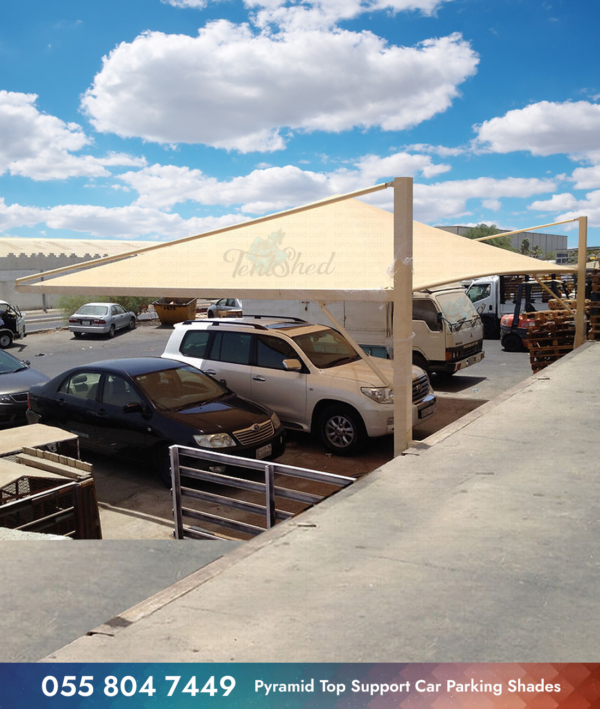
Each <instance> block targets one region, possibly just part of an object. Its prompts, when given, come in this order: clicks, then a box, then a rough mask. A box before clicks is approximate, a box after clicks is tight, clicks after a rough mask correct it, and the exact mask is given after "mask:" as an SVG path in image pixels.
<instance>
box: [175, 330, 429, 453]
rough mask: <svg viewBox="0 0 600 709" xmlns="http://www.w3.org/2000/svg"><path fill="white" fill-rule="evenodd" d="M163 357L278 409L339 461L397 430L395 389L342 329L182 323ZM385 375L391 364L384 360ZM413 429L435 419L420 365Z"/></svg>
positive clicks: (415, 376) (293, 426)
mask: <svg viewBox="0 0 600 709" xmlns="http://www.w3.org/2000/svg"><path fill="white" fill-rule="evenodd" d="M162 357H166V358H168V359H176V360H180V361H182V362H187V363H188V364H192V365H194V366H195V367H199V368H200V369H202V370H203V371H204V372H206V373H207V374H210V375H212V376H213V377H216V378H217V379H224V380H225V381H226V383H227V386H228V387H230V388H231V389H233V391H235V392H236V393H237V394H239V395H240V396H243V397H246V398H248V399H251V400H253V401H256V402H258V403H260V404H264V405H266V406H268V407H269V408H270V409H272V410H273V411H275V412H276V413H277V415H278V416H279V418H280V419H281V421H282V423H283V424H284V426H286V427H287V428H289V429H295V430H297V431H306V432H309V433H317V434H318V435H319V437H320V438H321V440H322V442H323V443H324V444H325V446H326V447H327V448H328V449H329V450H330V451H331V452H333V453H336V454H338V455H352V454H354V453H357V452H358V451H360V450H361V449H362V448H363V446H364V444H365V443H366V440H367V438H368V437H376V436H383V435H385V434H388V433H392V432H393V430H394V405H393V391H392V390H391V389H390V388H389V387H386V386H384V385H383V384H382V382H381V381H379V379H378V377H377V376H376V375H375V373H374V372H373V370H372V369H371V368H370V367H369V366H368V365H367V363H366V362H364V361H363V359H362V358H361V356H360V355H359V354H358V353H357V352H356V350H355V349H354V348H353V347H352V345H351V344H350V343H349V342H348V340H346V338H345V337H343V336H342V335H341V334H340V333H339V332H338V331H337V330H333V329H332V328H330V327H327V326H325V325H314V324H311V323H307V322H305V321H304V320H299V319H297V318H276V317H269V316H254V317H244V318H223V319H215V320H205V321H203V320H194V321H186V322H183V323H178V324H177V325H175V328H174V331H173V333H172V335H171V337H170V338H169V342H168V343H167V346H166V348H165V351H164V352H163V354H162ZM377 365H378V367H379V368H380V369H382V370H383V373H384V374H385V375H386V376H389V377H390V380H391V377H392V365H391V363H390V362H388V361H386V360H381V359H378V360H377ZM412 378H413V426H416V425H417V424H419V423H421V422H422V421H423V420H424V419H425V418H429V417H430V416H433V414H434V413H435V411H436V407H437V399H436V396H435V394H434V393H433V391H432V389H431V385H430V383H429V379H428V378H427V374H426V373H425V372H424V371H423V370H422V369H420V368H419V367H416V366H413V372H412Z"/></svg>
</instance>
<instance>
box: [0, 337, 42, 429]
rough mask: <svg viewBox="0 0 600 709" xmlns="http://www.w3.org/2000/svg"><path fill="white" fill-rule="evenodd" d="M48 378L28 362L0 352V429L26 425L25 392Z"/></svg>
mask: <svg viewBox="0 0 600 709" xmlns="http://www.w3.org/2000/svg"><path fill="white" fill-rule="evenodd" d="M47 381H48V377H47V376H46V375H45V374H42V373H41V372H38V371H37V369H32V368H31V367H30V366H29V362H27V361H26V360H24V359H17V358H16V357H13V356H12V355H11V354H9V353H8V352H3V351H2V350H0V428H6V427H8V426H18V425H19V424H24V423H27V420H26V417H25V414H26V411H27V392H28V391H29V387H30V386H31V385H32V384H38V383H40V382H47Z"/></svg>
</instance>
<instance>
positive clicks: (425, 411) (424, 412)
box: [419, 404, 435, 419]
mask: <svg viewBox="0 0 600 709" xmlns="http://www.w3.org/2000/svg"><path fill="white" fill-rule="evenodd" d="M434 407H435V404H429V406H426V407H425V408H424V409H421V410H420V411H419V418H420V419H424V418H427V417H428V416H431V414H432V413H433V409H434Z"/></svg>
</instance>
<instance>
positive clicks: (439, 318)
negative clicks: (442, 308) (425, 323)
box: [437, 313, 444, 322]
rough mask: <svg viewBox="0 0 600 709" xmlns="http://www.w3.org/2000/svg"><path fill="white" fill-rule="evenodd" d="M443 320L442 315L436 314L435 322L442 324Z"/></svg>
mask: <svg viewBox="0 0 600 709" xmlns="http://www.w3.org/2000/svg"><path fill="white" fill-rule="evenodd" d="M443 319H444V315H443V313H438V314H437V321H438V322H442V320H443Z"/></svg>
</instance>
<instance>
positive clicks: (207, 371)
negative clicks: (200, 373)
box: [204, 369, 216, 377]
mask: <svg viewBox="0 0 600 709" xmlns="http://www.w3.org/2000/svg"><path fill="white" fill-rule="evenodd" d="M204 371H205V372H206V373H207V374H210V376H211V377H214V376H215V374H216V372H215V370H214V369H205V370H204Z"/></svg>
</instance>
